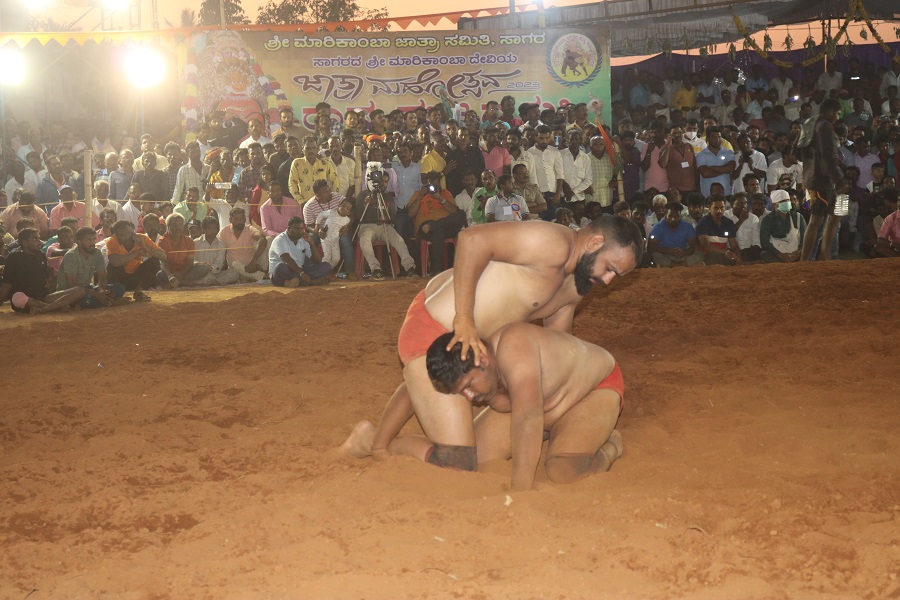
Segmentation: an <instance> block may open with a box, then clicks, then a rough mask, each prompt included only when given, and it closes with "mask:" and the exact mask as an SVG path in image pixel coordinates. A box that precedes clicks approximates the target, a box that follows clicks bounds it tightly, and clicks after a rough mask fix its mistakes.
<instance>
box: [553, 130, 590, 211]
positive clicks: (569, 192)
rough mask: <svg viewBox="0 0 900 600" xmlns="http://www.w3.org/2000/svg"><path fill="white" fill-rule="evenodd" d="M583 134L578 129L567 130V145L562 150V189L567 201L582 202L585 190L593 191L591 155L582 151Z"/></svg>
mask: <svg viewBox="0 0 900 600" xmlns="http://www.w3.org/2000/svg"><path fill="white" fill-rule="evenodd" d="M582 141H583V136H582V135H581V131H579V130H578V129H572V130H570V131H569V136H568V147H567V148H566V149H565V150H563V151H562V152H561V153H560V154H562V160H563V174H564V175H565V181H564V182H563V191H564V192H565V195H566V201H567V202H582V201H584V195H585V192H587V191H593V190H592V188H591V184H592V183H593V171H592V169H591V157H590V155H589V154H587V153H586V152H582V150H581V143H582Z"/></svg>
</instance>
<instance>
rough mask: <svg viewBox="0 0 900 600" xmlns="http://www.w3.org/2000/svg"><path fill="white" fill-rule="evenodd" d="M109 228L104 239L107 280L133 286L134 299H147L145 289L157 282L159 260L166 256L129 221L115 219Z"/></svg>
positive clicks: (126, 287) (130, 288)
mask: <svg viewBox="0 0 900 600" xmlns="http://www.w3.org/2000/svg"><path fill="white" fill-rule="evenodd" d="M112 232H113V235H112V237H111V238H108V239H107V241H106V255H107V257H108V258H109V266H108V267H107V268H106V271H107V274H108V275H109V280H110V281H111V282H112V283H121V284H122V285H124V286H125V289H126V290H134V295H133V298H134V299H135V300H136V301H139V302H140V301H144V300H149V299H150V297H149V296H147V295H146V294H145V293H144V290H146V289H149V288H151V287H153V286H154V285H156V274H157V273H158V272H159V262H160V261H161V260H166V253H165V252H164V251H163V249H162V248H160V247H159V246H157V245H156V244H155V243H154V242H152V241H151V240H150V238H148V237H147V236H146V235H144V234H143V233H135V232H134V225H133V224H132V223H131V222H130V221H116V224H115V225H113V228H112Z"/></svg>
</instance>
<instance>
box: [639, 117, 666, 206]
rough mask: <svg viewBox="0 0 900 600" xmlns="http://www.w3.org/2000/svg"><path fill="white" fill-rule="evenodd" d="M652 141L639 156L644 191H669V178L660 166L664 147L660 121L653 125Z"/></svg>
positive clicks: (664, 138)
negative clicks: (642, 172)
mask: <svg viewBox="0 0 900 600" xmlns="http://www.w3.org/2000/svg"><path fill="white" fill-rule="evenodd" d="M652 134H653V139H652V140H651V141H650V143H649V144H647V146H646V147H645V148H644V151H643V154H642V155H641V169H643V171H644V190H645V191H647V192H653V193H656V192H660V193H662V192H665V191H667V190H668V189H669V176H668V173H667V171H666V168H665V167H664V166H662V165H661V164H660V160H659V159H660V155H661V154H662V151H663V148H664V147H665V146H666V128H665V126H664V125H663V124H662V121H657V122H656V123H654V125H653V132H652Z"/></svg>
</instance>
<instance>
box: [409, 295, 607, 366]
mask: <svg viewBox="0 0 900 600" xmlns="http://www.w3.org/2000/svg"><path fill="white" fill-rule="evenodd" d="M445 333H447V330H446V329H444V326H443V325H441V324H440V323H438V322H437V321H435V320H434V319H433V318H431V315H430V314H428V311H427V310H426V309H425V290H422V291H421V292H419V293H418V294H417V295H416V297H415V298H413V301H412V304H410V305H409V309H408V310H407V311H406V318H405V319H404V320H403V326H402V327H401V328H400V335H399V336H398V337H397V351H398V352H399V353H400V361H401V362H402V363H403V366H404V367H405V366H406V365H408V364H409V363H411V362H412V361H413V360H415V359H417V358H419V357H420V356H425V354H427V353H428V347H429V346H431V344H432V343H433V342H434V340H436V339H437V338H438V337H440V336H442V335H444V334H445ZM619 377H620V379H621V375H620V376H619Z"/></svg>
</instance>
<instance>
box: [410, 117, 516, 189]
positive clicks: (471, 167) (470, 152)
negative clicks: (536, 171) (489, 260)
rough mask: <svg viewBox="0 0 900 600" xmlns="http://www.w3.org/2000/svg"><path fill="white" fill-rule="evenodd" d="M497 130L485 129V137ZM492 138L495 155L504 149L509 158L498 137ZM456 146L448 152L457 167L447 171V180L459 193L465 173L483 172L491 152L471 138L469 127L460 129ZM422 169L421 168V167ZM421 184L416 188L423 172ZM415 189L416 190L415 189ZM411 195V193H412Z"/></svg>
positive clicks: (448, 184) (450, 186) (451, 187)
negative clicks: (497, 142) (497, 141)
mask: <svg viewBox="0 0 900 600" xmlns="http://www.w3.org/2000/svg"><path fill="white" fill-rule="evenodd" d="M491 131H493V132H496V130H491V129H486V130H485V138H486V139H487V137H488V132H491ZM492 140H493V143H494V144H495V145H494V149H493V150H492V151H491V152H493V154H494V155H495V156H499V153H498V152H497V151H498V150H503V151H504V152H506V155H507V158H509V152H508V151H507V150H505V149H503V148H500V147H499V146H497V145H496V139H494V138H493V136H492ZM454 143H455V146H456V147H455V148H454V149H453V150H450V151H449V152H448V153H447V160H448V161H450V162H455V163H456V168H455V169H453V170H452V171H451V172H449V173H447V177H446V178H445V179H446V181H447V189H448V190H449V191H450V193H451V194H453V195H457V194H459V193H460V192H461V191H462V189H463V183H462V178H463V174H465V173H481V172H482V171H484V169H485V161H486V159H487V158H488V156H489V155H490V154H491V152H488V153H485V152H484V151H483V150H481V149H480V148H479V147H478V143H477V140H475V141H474V143H473V140H471V139H469V130H468V129H460V130H459V131H457V132H456V139H455V140H454ZM500 160H501V162H502V156H500ZM420 171H421V169H420ZM419 177H420V179H419V185H416V188H415V189H419V188H420V187H422V186H421V173H420V175H419ZM413 191H415V190H413ZM410 195H411V194H410Z"/></svg>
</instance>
